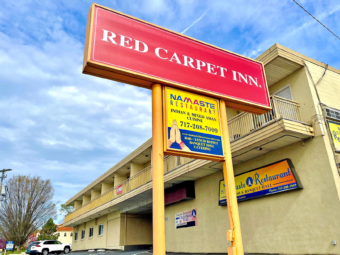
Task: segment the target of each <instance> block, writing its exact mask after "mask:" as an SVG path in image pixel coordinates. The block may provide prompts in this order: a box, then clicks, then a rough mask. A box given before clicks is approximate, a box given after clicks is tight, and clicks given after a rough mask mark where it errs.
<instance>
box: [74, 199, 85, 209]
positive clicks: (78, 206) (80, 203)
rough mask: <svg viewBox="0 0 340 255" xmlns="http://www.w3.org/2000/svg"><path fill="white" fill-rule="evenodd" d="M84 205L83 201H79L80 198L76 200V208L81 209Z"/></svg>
mask: <svg viewBox="0 0 340 255" xmlns="http://www.w3.org/2000/svg"><path fill="white" fill-rule="evenodd" d="M82 206H83V202H82V201H78V200H76V201H74V209H75V210H77V209H79V208H80V207H82Z"/></svg>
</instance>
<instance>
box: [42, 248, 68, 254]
mask: <svg viewBox="0 0 340 255" xmlns="http://www.w3.org/2000/svg"><path fill="white" fill-rule="evenodd" d="M64 253H65V254H68V253H70V248H69V247H65V249H64ZM43 255H45V254H43Z"/></svg>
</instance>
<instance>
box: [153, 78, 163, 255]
mask: <svg viewBox="0 0 340 255" xmlns="http://www.w3.org/2000/svg"><path fill="white" fill-rule="evenodd" d="M162 98H163V97H162V86H161V85H160V84H153V85H152V217H153V254H157V255H165V216H164V155H163V150H164V147H163V142H164V140H163V125H162V123H163V104H162Z"/></svg>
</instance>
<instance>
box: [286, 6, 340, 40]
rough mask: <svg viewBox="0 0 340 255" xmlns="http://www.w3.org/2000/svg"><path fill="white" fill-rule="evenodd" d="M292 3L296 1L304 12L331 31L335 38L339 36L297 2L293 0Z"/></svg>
mask: <svg viewBox="0 0 340 255" xmlns="http://www.w3.org/2000/svg"><path fill="white" fill-rule="evenodd" d="M293 2H294V3H296V4H297V5H298V6H300V7H301V9H302V10H304V11H305V12H307V13H308V14H309V15H310V16H312V18H313V19H315V20H316V21H317V22H319V23H320V24H321V25H322V26H323V27H324V28H326V29H327V30H328V31H329V32H331V33H332V34H333V35H334V36H335V37H336V38H338V39H339V40H340V38H339V36H337V35H336V34H334V33H333V32H332V31H331V30H329V29H328V28H327V27H326V26H325V25H324V24H322V23H321V22H320V21H319V20H318V19H317V18H315V17H314V16H313V15H312V14H310V13H309V12H308V11H307V10H306V9H305V8H303V7H302V6H301V5H300V4H299V3H298V2H296V1H295V0H293Z"/></svg>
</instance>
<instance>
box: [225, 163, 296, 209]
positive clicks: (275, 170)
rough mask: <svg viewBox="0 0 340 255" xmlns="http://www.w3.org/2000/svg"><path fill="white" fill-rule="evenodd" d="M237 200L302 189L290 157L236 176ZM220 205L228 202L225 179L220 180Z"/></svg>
mask: <svg viewBox="0 0 340 255" xmlns="http://www.w3.org/2000/svg"><path fill="white" fill-rule="evenodd" d="M235 186H236V194H237V201H244V200H248V199H252V198H257V197H262V196H267V195H271V194H275V193H279V192H283V191H288V190H293V189H301V188H302V185H301V183H300V181H299V179H298V177H297V174H296V173H295V170H294V167H293V164H292V162H291V161H290V159H285V160H282V161H279V162H276V163H273V164H270V165H267V166H263V167H261V168H258V169H254V170H251V171H249V172H246V173H243V174H240V175H237V176H235ZM219 189H220V192H219V205H225V204H227V198H226V192H225V186H224V180H221V181H220V187H219Z"/></svg>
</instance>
